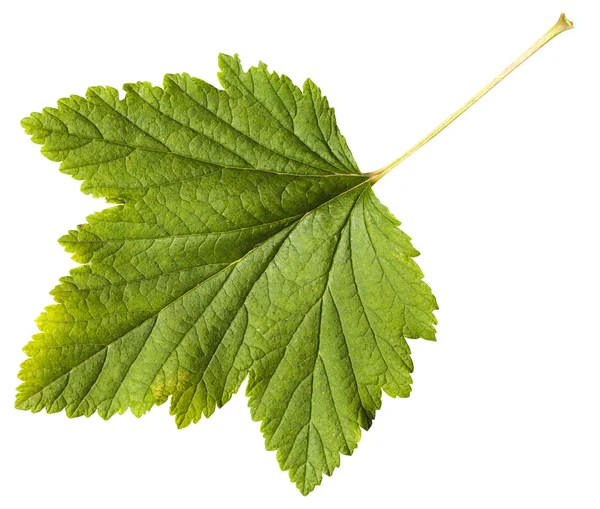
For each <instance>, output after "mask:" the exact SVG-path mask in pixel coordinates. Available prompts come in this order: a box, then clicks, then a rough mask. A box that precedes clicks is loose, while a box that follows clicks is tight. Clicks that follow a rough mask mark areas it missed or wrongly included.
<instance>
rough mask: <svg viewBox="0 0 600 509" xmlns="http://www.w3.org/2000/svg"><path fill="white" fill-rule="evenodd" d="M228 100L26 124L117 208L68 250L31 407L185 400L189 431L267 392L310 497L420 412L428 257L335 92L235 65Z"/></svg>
mask: <svg viewBox="0 0 600 509" xmlns="http://www.w3.org/2000/svg"><path fill="white" fill-rule="evenodd" d="M219 66H220V69H221V71H220V73H219V79H220V82H221V84H222V86H223V90H220V89H217V88H215V87H213V86H211V85H209V84H207V83H205V82H204V81H201V80H199V79H197V78H192V77H190V76H189V75H187V74H182V75H167V76H166V77H165V80H164V83H163V88H158V87H153V86H152V85H150V84H149V83H141V82H140V83H136V84H127V85H125V86H124V89H125V91H126V95H125V97H124V99H122V100H120V99H119V95H118V91H117V90H115V89H112V88H108V87H107V88H102V87H92V88H90V89H89V90H88V92H87V94H86V97H85V98H84V97H78V96H71V97H70V98H68V99H61V100H59V101H58V107H57V108H46V109H44V110H43V112H42V113H33V114H32V115H31V116H30V117H29V118H26V119H24V120H23V122H22V124H23V126H24V128H25V130H26V132H27V133H28V134H30V135H31V136H32V140H33V141H34V142H36V143H40V144H42V145H43V147H42V153H43V154H44V155H45V156H46V157H48V158H49V159H51V160H53V161H60V162H61V166H60V169H61V171H62V172H64V173H67V174H69V175H72V176H73V177H74V178H76V179H79V180H82V181H83V183H82V191H83V192H85V193H89V194H91V195H93V196H96V197H105V198H106V199H107V201H108V202H109V203H113V204H115V206H113V207H110V208H108V209H105V210H103V211H101V212H99V213H96V214H93V215H91V216H90V217H88V222H87V224H84V225H80V226H79V227H78V228H77V229H76V230H73V231H70V232H69V233H68V234H67V235H65V236H64V237H62V238H61V239H60V243H61V244H62V245H63V246H64V247H65V249H66V250H67V251H68V252H70V253H72V254H73V258H74V259H75V260H76V261H78V262H80V263H81V265H80V266H79V267H77V268H75V269H74V270H72V271H71V273H70V275H69V276H67V277H64V278H62V279H61V280H60V284H59V285H58V286H57V287H56V288H55V289H54V290H53V291H52V292H51V293H52V295H53V296H54V299H55V301H56V304H54V305H52V306H49V307H48V308H46V310H45V312H44V313H43V314H42V315H41V316H40V317H39V319H38V322H37V323H38V326H39V329H40V333H39V334H37V335H35V336H34V338H33V340H32V341H31V342H30V343H29V344H28V345H27V346H26V347H25V352H26V354H27V355H28V356H29V358H28V359H27V360H26V361H25V362H24V363H23V365H22V369H21V372H20V375H19V376H20V378H21V380H22V381H23V383H22V384H21V386H20V387H19V389H18V395H17V407H18V408H21V409H28V410H32V411H34V412H37V411H40V410H42V409H44V408H45V409H46V410H47V411H48V412H59V411H62V410H65V411H66V413H67V415H68V416H69V417H77V416H82V415H86V416H89V415H91V414H93V413H95V412H98V413H99V414H100V415H101V416H102V417H103V418H106V419H107V418H109V417H111V416H112V415H114V414H115V413H123V412H124V411H126V410H127V409H128V408H129V409H131V411H132V412H133V413H134V414H135V415H138V416H140V415H142V414H144V413H145V412H146V411H148V410H150V408H151V407H152V406H154V405H158V404H162V403H164V402H165V401H167V399H169V397H170V398H171V413H172V414H173V415H174V416H175V419H176V422H177V425H178V426H179V427H184V426H187V425H189V424H190V423H192V422H197V421H198V420H199V419H200V418H201V416H202V415H204V416H206V417H208V416H210V415H211V414H212V413H213V412H214V411H215V409H216V408H217V407H221V406H222V405H224V404H225V403H226V402H227V401H228V400H229V399H230V398H231V396H232V395H233V394H234V393H235V392H236V391H237V390H238V389H239V387H240V385H241V383H242V382H243V380H244V379H245V378H246V377H248V379H249V381H248V386H247V395H248V397H249V405H250V409H251V414H252V418H253V419H255V420H260V421H262V425H261V429H262V432H263V434H264V437H265V441H266V446H267V448H268V449H270V450H277V458H278V460H279V463H280V465H281V467H282V469H284V470H288V471H289V474H290V478H291V479H292V481H293V482H295V483H296V485H297V487H298V488H299V489H300V491H301V492H302V493H303V494H307V493H309V492H310V491H311V490H312V489H313V488H314V487H315V486H316V485H318V484H320V482H321V479H322V475H323V473H326V474H328V475H331V473H332V472H333V470H334V468H335V467H337V466H339V462H340V453H341V454H351V453H352V451H353V450H354V449H355V448H356V446H357V443H358V441H359V439H360V429H361V428H363V429H368V428H369V426H370V425H371V421H372V420H373V419H374V417H375V412H376V410H378V409H379V408H380V406H381V397H382V391H384V392H385V393H387V394H388V395H390V396H392V397H407V396H408V395H409V393H410V384H411V376H410V373H411V372H412V369H413V366H412V362H411V359H410V350H409V347H408V344H407V342H406V338H424V339H429V340H434V339H435V329H434V324H435V323H436V320H435V317H434V315H433V311H434V310H435V309H437V306H436V301H435V298H434V297H433V295H432V293H431V291H430V289H429V287H428V286H427V285H426V284H425V283H424V282H423V281H422V276H423V275H422V273H421V271H420V269H419V268H418V267H417V265H416V264H415V262H414V261H413V257H415V256H417V255H418V252H417V251H416V250H415V249H414V248H413V247H412V245H411V243H410V239H409V238H408V237H407V236H406V235H405V234H404V233H402V232H401V231H400V230H399V229H398V226H399V224H400V223H399V222H398V221H397V220H396V219H395V218H394V217H393V216H392V215H391V214H390V213H389V211H388V210H387V209H386V208H385V207H384V206H383V205H382V204H381V203H380V202H379V201H378V199H377V198H376V196H375V195H374V193H373V191H372V184H373V182H372V181H371V180H370V178H369V176H368V175H367V174H362V173H361V172H360V171H359V169H358V167H357V165H356V162H355V161H354V158H353V157H352V154H351V152H350V150H349V149H348V146H347V145H346V142H345V139H344V137H343V136H342V135H341V134H340V131H339V129H338V127H337V125H336V121H335V115H334V111H333V109H332V108H330V107H329V105H328V102H327V99H326V98H325V97H324V96H323V95H322V94H321V91H320V90H319V89H318V88H317V87H316V86H315V85H314V83H312V81H310V80H307V81H306V82H305V84H304V86H303V89H302V90H301V89H299V88H298V87H296V86H295V85H294V84H293V83H292V82H291V81H290V80H289V79H288V78H287V77H286V76H283V75H282V76H279V75H277V74H276V73H270V72H269V71H268V70H267V67H266V66H265V65H264V64H262V63H261V64H260V65H259V66H258V67H251V68H250V69H249V70H248V71H244V70H243V69H242V67H241V64H240V61H239V59H238V57H237V56H235V57H230V56H226V55H220V57H219Z"/></svg>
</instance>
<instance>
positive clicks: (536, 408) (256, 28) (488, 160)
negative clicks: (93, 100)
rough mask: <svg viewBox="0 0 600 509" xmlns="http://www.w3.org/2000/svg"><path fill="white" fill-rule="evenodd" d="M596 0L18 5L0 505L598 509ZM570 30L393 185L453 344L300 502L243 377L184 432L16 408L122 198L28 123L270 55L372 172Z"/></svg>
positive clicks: (4, 191)
mask: <svg viewBox="0 0 600 509" xmlns="http://www.w3.org/2000/svg"><path fill="white" fill-rule="evenodd" d="M595 5H597V2H595V1H594V0H587V1H586V0H581V1H569V0H565V1H562V2H557V1H554V0H544V1H540V2H531V1H530V2H527V1H519V2H513V1H508V0H502V1H477V2H465V1H458V0H454V1H451V2H449V1H440V2H431V1H419V2H416V1H414V2H398V1H396V2H381V1H376V0H368V1H364V2H356V3H354V2H348V1H346V2H341V1H337V2H327V1H325V0H321V1H318V2H313V1H308V0H298V1H294V2H286V1H283V0H280V1H278V2H263V1H249V2H227V1H220V2H217V1H215V2H200V1H197V2H180V1H175V0H169V1H166V2H156V3H153V2H149V1H145V2H128V1H125V0H122V1H120V2H112V1H107V0H104V1H95V2H87V1H85V2H84V1H81V0H79V1H77V2H66V1H57V0H53V1H44V2H31V1H27V2H17V1H16V0H15V1H12V2H5V3H3V4H2V7H1V8H0V9H1V10H2V12H1V13H0V48H1V49H0V51H1V60H2V62H1V64H2V65H1V67H0V69H1V72H2V76H3V77H2V82H1V83H0V87H1V94H0V98H1V101H2V106H1V114H0V148H1V156H0V157H1V159H0V160H1V163H0V164H1V168H2V170H1V171H2V180H1V183H0V186H1V187H0V190H1V195H0V207H1V214H0V221H1V230H2V237H1V240H0V242H1V249H0V257H1V258H2V260H1V264H0V266H1V267H2V276H1V287H0V300H1V302H0V306H1V307H0V309H1V310H2V321H1V323H0V327H1V331H2V332H1V334H2V340H1V341H0V348H1V352H0V428H1V433H0V441H1V444H0V461H1V468H2V472H1V473H0V479H2V483H1V484H2V488H1V489H0V506H2V507H6V508H12V507H24V508H30V507H31V508H36V507H45V508H54V507H56V508H63V509H70V508H96V507H98V508H99V507H104V508H105V507H111V508H121V507H123V508H125V507H144V508H155V507H156V508H164V507H177V508H182V507H185V508H194V507H211V508H212V507H235V506H244V507H251V508H252V507H261V508H275V507H277V508H278V507H287V508H295V507H311V508H313V507H314V508H321V507H344V506H345V507H363V506H367V505H369V506H371V507H406V508H411V509H412V508H454V507H456V508H461V509H465V508H511V509H512V508H537V507H540V508H555V507H556V508H598V507H600V488H599V482H600V464H599V462H600V459H599V458H600V440H599V437H598V433H599V431H600V419H599V416H598V408H599V389H600V381H599V378H600V375H599V372H600V369H599V364H600V333H599V332H598V323H597V322H598V320H597V317H598V313H599V309H600V306H599V304H600V298H599V294H598V292H599V288H600V277H599V275H600V271H599V268H598V267H599V265H600V249H599V242H598V236H599V233H600V228H599V222H600V221H599V220H600V204H599V198H598V195H599V183H600V162H599V150H600V140H599V138H600V127H599V125H600V124H599V118H600V107H599V95H600V79H599V68H600V65H599V63H600V51H599V50H600V44H599V42H598V34H599V33H600V32H599V31H600V19H599V9H598V7H596V6H595ZM561 11H565V12H566V13H567V15H568V16H569V17H570V18H571V19H572V20H573V21H574V22H575V25H576V29H575V30H573V31H570V32H567V33H565V34H563V35H560V36H559V37H558V38H557V39H555V40H554V41H552V42H551V43H550V44H549V45H548V46H546V47H545V48H543V49H542V51H541V52H540V53H538V54H536V55H535V56H534V57H533V58H532V59H531V60H530V61H528V62H527V63H526V64H525V65H524V66H523V67H521V68H519V69H518V70H517V71H516V72H515V73H514V74H513V75H511V76H510V77H509V78H508V79H507V80H506V81H505V82H503V83H502V84H501V85H500V86H499V87H497V88H496V89H495V90H494V91H492V92H491V93H490V94H489V95H488V96H486V97H485V98H484V99H483V100H482V101H481V102H480V103H478V104H477V105H476V106H475V107H474V108H472V109H471V110H470V111H469V112H468V113H467V114H465V115H464V116H463V117H461V118H460V119H459V120H458V121H457V122H455V123H454V124H453V125H452V126H451V127H449V128H448V129H447V130H446V131H444V132H443V133H442V134H441V135H440V136H438V137H437V138H436V139H435V140H434V141H432V142H431V143H430V144H428V145H427V146H426V147H425V148H423V149H421V150H420V151H419V152H418V153H417V154H415V155H413V156H412V157H410V158H409V159H408V160H407V161H406V162H405V163H403V164H402V165H401V166H400V167H398V168H396V169H395V170H394V171H393V172H392V173H391V174H389V175H388V176H387V177H386V178H385V179H384V180H382V181H381V182H379V183H378V184H377V185H376V187H375V189H376V192H377V194H378V195H379V197H380V198H381V199H382V201H383V202H384V203H385V204H387V205H388V206H389V207H390V208H391V210H392V211H393V213H394V214H395V215H396V216H397V217H398V218H399V219H401V220H402V222H403V229H404V230H405V231H406V232H407V233H408V234H409V235H410V236H411V237H412V238H413V241H414V244H415V246H416V247H417V249H419V250H420V251H421V252H422V253H423V254H422V256H421V257H420V258H419V259H418V260H417V261H418V262H419V264H420V265H421V267H422V269H423V271H424V272H425V277H426V281H427V282H428V283H429V284H430V285H431V287H432V288H433V290H434V293H435V294H436V296H437V298H438V302H439V306H440V310H439V312H438V313H437V317H438V319H439V327H438V342H437V343H431V342H425V341H414V340H412V341H411V348H412V350H413V354H414V361H415V366H416V369H415V373H414V387H413V388H414V390H413V393H412V396H411V397H410V398H409V399H408V400H392V399H390V398H387V397H386V398H385V399H384V402H383V408H382V410H381V411H380V412H379V413H378V415H377V418H376V420H375V422H374V425H373V427H372V428H371V430H370V431H369V432H367V433H363V438H362V441H361V443H360V445H359V448H358V449H357V451H356V452H355V454H354V455H353V456H352V457H351V458H350V457H343V458H342V465H341V468H340V469H338V470H336V472H335V473H334V475H333V477H332V478H328V477H326V478H325V479H324V482H323V484H322V485H321V486H320V487H318V488H316V490H315V492H313V493H312V494H311V495H310V496H309V497H308V498H303V497H302V496H301V495H300V494H299V492H297V490H296V488H295V487H294V486H293V485H292V484H291V483H290V482H289V481H288V479H287V474H286V473H283V472H281V471H280V469H279V466H278V465H277V462H276V460H275V453H273V452H267V451H266V450H265V449H264V446H263V440H262V437H261V434H260V432H259V424H258V423H256V422H252V421H251V419H250V416H249V411H248V409H247V407H246V399H245V396H244V395H243V390H242V391H240V393H239V394H237V395H236V396H235V397H234V398H233V400H232V401H231V402H230V403H229V404H228V405H227V406H226V407H225V408H223V409H221V410H218V411H217V412H216V413H215V415H213V416H212V417H211V418H210V419H203V420H202V421H201V422H200V423H199V424H197V425H192V426H190V427H189V428H187V429H185V430H182V431H179V430H177V429H176V427H175V424H174V422H173V418H172V417H170V416H169V415H168V408H167V405H164V406H162V407H159V408H155V409H154V410H153V411H152V412H151V413H150V414H147V415H146V416H144V417H143V418H142V419H136V418H134V417H133V416H132V415H131V414H129V413H128V414H126V415H123V416H115V417H113V418H112V419H111V420H110V421H108V422H104V421H103V420H102V419H100V418H99V417H98V416H93V417H91V418H89V419H85V418H80V419H73V420H69V419H67V418H66V417H65V415H64V414H63V413H60V414H54V415H47V414H46V413H45V412H44V413H40V414H36V415H33V414H31V413H29V412H21V411H17V410H15V409H14V408H13V404H14V394H15V391H14V388H15V386H16V385H17V383H18V381H17V378H16V374H17V372H18V366H19V363H20V362H22V361H23V359H24V354H23V353H22V352H21V348H22V347H23V346H24V345H25V343H26V342H27V341H28V339H29V337H30V336H31V334H32V333H34V332H35V325H34V322H33V319H34V318H35V317H36V316H37V315H38V314H39V312H40V311H41V310H42V308H43V307H44V306H45V305H48V304H50V303H51V297H50V296H49V295H48V291H49V290H50V289H51V288H52V287H53V286H54V285H55V284H56V282H57V279H58V278H59V277H60V276H62V275H65V274H66V273H67V271H68V270H69V268H71V267H72V266H73V265H74V262H72V261H71V260H70V258H69V255H68V254H66V253H64V252H63V250H62V248H61V247H60V246H59V245H58V244H57V243H56V239H57V238H58V237H60V236H61V235H62V234H64V233H65V232H66V231H67V230H68V229H69V228H72V227H73V226H74V225H76V224H78V223H82V222H84V220H85V217H86V215H88V214H90V213H92V212H93V211H96V210H98V209H101V208H103V202H102V201H101V200H94V199H92V198H91V197H89V196H85V195H83V194H81V193H79V191H78V189H79V183H78V182H76V181H74V180H72V179H71V178H69V177H68V176H66V175H63V174H61V173H59V171H58V164H56V163H52V162H50V161H48V160H46V159H45V158H44V157H42V156H41V155H40V154H39V146H36V145H33V144H32V143H31V142H30V141H29V139H28V137H27V136H25V134H23V132H22V129H21V127H20V126H19V121H20V119H21V118H22V117H24V116H27V115H28V114H29V113H30V112H31V111H39V110H40V109H41V108H43V107H44V106H51V105H54V104H55V102H56V100H57V99H58V98H60V97H64V96H67V95H69V94H81V95H83V94H84V93H85V90H86V87H87V86H90V85H111V86H114V87H117V88H120V86H121V84H122V83H124V82H132V81H133V82H135V81H138V80H147V81H152V82H153V83H155V84H160V82H161V79H162V75H163V74H164V73H174V72H184V71H185V72H188V73H191V74H193V75H196V76H199V77H202V78H204V79H206V80H207V81H209V82H211V83H214V84H216V83H217V80H216V71H217V61H216V59H217V54H218V53H219V52H226V53H235V52H237V53H239V54H240V56H241V58H242V62H243V64H244V65H245V67H248V66H249V65H253V64H256V63H257V62H258V61H259V60H263V61H265V62H267V63H268V64H269V66H270V68H271V69H274V70H276V71H278V72H280V73H285V74H287V75H288V76H290V77H291V78H292V79H293V80H294V81H295V82H296V83H298V84H300V83H301V82H302V81H303V80H304V79H305V78H306V77H308V76H310V77H311V78H312V79H313V80H314V81H315V82H316V83H317V84H318V85H319V86H320V87H321V88H322V90H323V91H324V93H325V94H326V95H327V96H328V97H329V100H330V102H331V104H332V105H333V106H335V107H336V112H337V118H338V123H339V125H340V128H341V130H342V132H343V133H344V134H345V136H346V138H347V140H348V143H349V145H350V147H351V149H352V151H353V153H354V155H355V158H356V160H357V162H358V164H359V166H360V167H361V168H362V169H363V171H372V170H375V169H377V168H379V167H381V166H383V165H384V164H386V163H387V162H389V161H390V160H392V159H394V158H395V157H397V156H398V155H399V154H400V153H402V152H403V151H404V150H405V149H406V148H408V147H409V146H410V145H412V144H413V143H414V142H416V141H418V139H420V137H421V136H423V135H424V134H425V133H426V132H427V131H429V130H430V129H431V128H433V127H434V126H435V125H437V124H438V123H439V122H440V121H441V120H442V119H443V118H445V117H446V116H447V115H448V114H449V113H451V112H452V111H453V110H454V109H456V108H457V107H458V106H459V105H460V104H462V103H463V102H464V101H465V100H467V99H468V98H469V97H470V96H471V95H472V94H473V93H475V92H476V91H477V90H478V89H479V88H480V87H481V86H483V85H484V84H485V83H487V82H488V81H489V80H490V79H491V78H492V77H494V76H495V75H496V74H497V73H498V72H499V71H501V70H502V69H503V68H504V67H505V66H506V65H507V64H508V63H510V62H511V61H512V59H513V58H515V57H516V56H517V55H518V54H519V53H521V51H523V50H524V49H526V48H527V47H528V46H529V45H530V44H531V43H532V42H533V41H534V40H535V39H536V38H537V37H538V36H540V35H541V34H542V33H543V32H544V31H545V30H546V29H547V28H549V27H550V26H551V25H552V24H553V23H554V22H555V21H556V18H557V17H558V14H559V13H560V12H561Z"/></svg>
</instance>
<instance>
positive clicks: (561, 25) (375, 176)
mask: <svg viewBox="0 0 600 509" xmlns="http://www.w3.org/2000/svg"><path fill="white" fill-rule="evenodd" d="M571 28H573V23H572V22H571V21H569V20H568V19H567V17H566V16H565V15H564V13H563V14H561V15H560V18H558V21H557V22H556V24H555V25H554V26H553V27H552V28H551V29H550V30H548V31H547V32H546V33H545V34H544V35H542V37H540V38H539V39H538V40H537V41H535V42H534V43H533V45H532V46H531V47H530V48H529V49H528V50H526V51H525V52H524V53H522V54H521V55H520V56H519V57H518V58H517V59H516V60H515V61H514V62H513V63H512V64H510V65H509V66H508V67H507V68H506V69H504V71H502V72H501V73H500V74H499V75H498V76H496V77H495V78H494V79H493V80H492V81H490V82H489V83H488V84H487V85H486V86H485V87H483V88H482V89H481V90H480V91H479V92H477V93H476V94H475V95H474V96H473V97H472V98H471V99H470V100H469V101H467V102H466V103H465V104H463V105H462V106H461V107H460V108H459V109H458V110H456V111H455V112H454V113H453V114H452V115H450V116H449V117H448V118H447V119H446V120H444V121H443V122H442V123H441V124H440V125H438V126H437V127H436V128H435V129H434V130H433V131H431V132H430V133H429V134H428V135H427V136H425V138H423V139H422V140H421V141H419V142H418V143H417V144H415V145H413V146H412V147H411V148H410V149H408V150H407V151H406V152H405V153H404V154H402V155H401V156H400V157H399V158H398V159H395V160H394V161H392V162H391V163H389V164H387V165H386V166H384V167H383V168H381V169H379V170H377V171H373V172H371V173H368V174H367V175H369V177H370V180H372V181H373V183H375V182H377V181H378V180H379V179H380V178H381V177H383V176H384V175H385V174H387V173H388V172H389V171H390V170H392V169H393V168H395V167H396V166H398V165H399V164H400V163H401V162H402V161H404V160H405V159H406V158H407V157H409V156H410V155H411V154H414V153H415V152H416V151H417V150H419V149H420V148H421V147H422V146H423V145H425V144H426V143H427V142H428V141H430V140H431V139H433V138H435V137H436V136H437V135H438V134H439V133H441V132H442V131H443V130H444V129H446V127H448V126H449V125H450V124H451V123H452V122H454V121H455V120H456V119H457V118H458V117H460V116H461V115H462V114H463V113H464V112H465V111H467V110H468V109H469V108H470V107H471V106H473V105H474V104H475V103H476V102H477V101H479V99H481V98H482V97H483V96H484V95H485V94H487V93H488V92H489V91H490V90H491V89H492V88H494V87H495V86H496V85H497V84H498V83H500V82H501V81H502V80H503V79H504V78H506V77H507V76H508V75H509V74H510V73H511V72H513V71H514V70H515V69H516V68H517V67H519V66H520V65H521V64H522V63H523V62H525V60H527V59H528V58H529V57H530V56H531V55H533V54H534V53H535V52H536V51H537V50H539V49H540V48H541V47H543V46H544V45H545V44H547V43H548V42H550V41H551V40H552V39H554V37H556V36H557V35H558V34H560V33H562V32H564V31H566V30H570V29H571Z"/></svg>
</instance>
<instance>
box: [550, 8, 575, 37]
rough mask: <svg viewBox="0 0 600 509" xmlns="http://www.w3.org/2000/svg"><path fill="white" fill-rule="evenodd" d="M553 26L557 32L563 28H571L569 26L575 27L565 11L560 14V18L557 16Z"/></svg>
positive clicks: (563, 29) (562, 30)
mask: <svg viewBox="0 0 600 509" xmlns="http://www.w3.org/2000/svg"><path fill="white" fill-rule="evenodd" d="M554 27H555V28H556V30H557V33H558V34H560V33H561V32H564V31H565V30H571V28H575V25H573V22H572V21H571V20H570V19H568V18H567V16H566V15H565V13H564V12H563V13H562V14H561V15H560V18H558V21H557V22H556V25H554Z"/></svg>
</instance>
